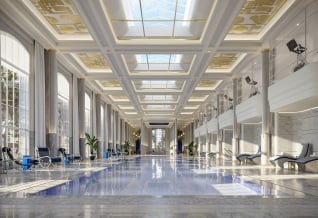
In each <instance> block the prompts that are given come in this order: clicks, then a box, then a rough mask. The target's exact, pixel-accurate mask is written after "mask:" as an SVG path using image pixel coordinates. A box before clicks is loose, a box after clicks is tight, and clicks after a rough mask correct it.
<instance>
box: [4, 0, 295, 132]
mask: <svg viewBox="0 0 318 218" xmlns="http://www.w3.org/2000/svg"><path fill="white" fill-rule="evenodd" d="M299 2H300V1H296V0H161V1H158V0H99V1H98V0H91V1H87V0H30V1H26V0H25V1H21V0H10V1H1V3H0V6H1V7H2V8H3V11H4V12H5V13H6V14H7V15H8V16H10V17H11V18H12V19H13V20H14V21H16V22H17V24H18V25H20V26H21V28H23V29H24V30H25V31H26V32H27V33H28V34H30V35H31V36H32V37H33V38H35V39H36V40H38V41H40V42H41V43H42V44H43V45H44V46H45V47H46V48H53V49H56V50H57V52H58V59H59V61H60V62H61V63H62V64H63V65H65V67H67V68H68V69H69V70H70V71H71V72H74V73H76V74H77V75H78V76H79V77H81V78H83V77H84V78H86V79H87V80H86V81H87V84H88V86H89V87H91V88H92V89H93V90H94V91H95V92H97V93H100V94H102V96H103V98H104V100H105V101H107V102H108V103H111V104H112V105H113V106H114V108H115V109H116V110H118V111H119V113H120V115H121V117H122V118H124V119H126V120H127V121H129V122H130V123H131V124H133V125H139V124H140V123H141V122H140V120H143V121H145V122H146V124H147V125H148V126H151V123H158V122H159V123H168V124H169V125H168V126H171V123H173V122H175V121H176V120H177V124H178V127H179V128H182V127H183V126H184V125H186V124H187V123H189V122H191V121H192V120H193V119H195V118H196V117H197V116H198V114H199V113H200V112H202V111H204V110H205V109H206V107H207V106H208V105H209V106H211V105H213V104H215V93H216V92H221V91H222V90H223V89H224V87H225V86H226V84H228V83H229V82H230V80H231V79H232V78H233V77H235V76H237V72H236V71H237V69H238V68H240V67H242V66H243V65H244V64H247V63H248V60H249V58H251V57H252V56H254V55H255V54H257V53H258V52H260V50H261V49H262V47H263V44H264V42H266V40H270V39H266V36H267V34H268V32H269V30H273V29H274V27H275V26H277V24H279V22H280V20H281V18H282V17H283V16H285V15H286V14H287V12H290V11H292V9H293V8H296V7H300V5H301V4H300V3H299ZM13 14H14V16H13ZM34 24H37V25H34ZM235 72H236V73H235Z"/></svg>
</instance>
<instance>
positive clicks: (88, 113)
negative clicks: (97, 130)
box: [85, 92, 92, 157]
mask: <svg viewBox="0 0 318 218" xmlns="http://www.w3.org/2000/svg"><path fill="white" fill-rule="evenodd" d="M91 120H92V118H91V97H90V96H89V94H88V93H87V92H85V132H87V133H89V134H91V133H92V128H91ZM85 151H86V152H85V153H86V154H85V156H86V157H88V156H89V154H90V153H89V147H88V146H86V149H85Z"/></svg>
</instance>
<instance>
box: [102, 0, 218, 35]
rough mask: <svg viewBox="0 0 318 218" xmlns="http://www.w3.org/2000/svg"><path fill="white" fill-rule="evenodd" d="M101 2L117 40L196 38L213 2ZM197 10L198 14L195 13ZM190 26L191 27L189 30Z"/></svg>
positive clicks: (166, 0)
mask: <svg viewBox="0 0 318 218" xmlns="http://www.w3.org/2000/svg"><path fill="white" fill-rule="evenodd" d="M104 2H105V6H106V8H107V10H108V13H109V15H110V16H109V17H111V22H112V26H113V28H114V30H115V32H116V34H117V37H118V38H119V39H128V38H173V37H177V38H187V39H189V38H194V39H198V38H199V37H200V36H201V34H202V31H203V28H204V26H205V24H206V21H207V18H208V16H209V13H210V11H211V8H212V5H213V2H214V1H213V0H205V1H202V0H161V1H157V0H104ZM118 8H123V11H118V10H114V9H118ZM194 9H198V10H196V11H194ZM200 9H201V10H200ZM198 11H200V13H197V12H198ZM195 13H196V14H195ZM191 26H193V28H190V27H191ZM194 29H196V30H195V31H194Z"/></svg>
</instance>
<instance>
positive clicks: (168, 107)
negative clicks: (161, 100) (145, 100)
mask: <svg viewBox="0 0 318 218" xmlns="http://www.w3.org/2000/svg"><path fill="white" fill-rule="evenodd" d="M143 109H144V110H174V109H175V106H173V105H144V106H143Z"/></svg>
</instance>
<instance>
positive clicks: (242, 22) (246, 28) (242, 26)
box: [229, 0, 287, 35]
mask: <svg viewBox="0 0 318 218" xmlns="http://www.w3.org/2000/svg"><path fill="white" fill-rule="evenodd" d="M286 2H287V0H247V1H246V3H245V5H244V6H243V8H242V9H241V11H240V13H239V15H238V17H237V18H236V19H235V21H234V23H233V26H232V28H231V30H230V32H229V34H248V35H257V34H259V33H260V32H261V31H262V30H263V29H264V27H265V26H266V25H267V24H268V23H269V22H270V21H271V19H272V18H273V17H274V16H275V15H276V14H277V12H278V11H279V10H280V9H281V7H282V6H283V5H284V4H285V3H286Z"/></svg>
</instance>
